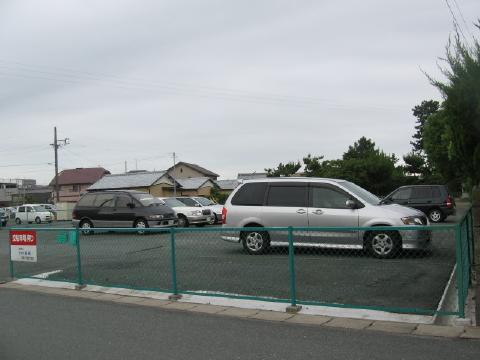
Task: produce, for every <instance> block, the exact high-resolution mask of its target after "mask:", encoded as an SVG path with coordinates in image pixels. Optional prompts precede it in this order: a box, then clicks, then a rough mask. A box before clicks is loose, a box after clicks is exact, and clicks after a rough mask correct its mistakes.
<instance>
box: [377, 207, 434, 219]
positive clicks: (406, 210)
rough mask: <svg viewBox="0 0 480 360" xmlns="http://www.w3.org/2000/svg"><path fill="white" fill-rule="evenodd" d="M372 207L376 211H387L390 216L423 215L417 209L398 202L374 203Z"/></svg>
mask: <svg viewBox="0 0 480 360" xmlns="http://www.w3.org/2000/svg"><path fill="white" fill-rule="evenodd" d="M374 208H375V209H376V210H377V211H381V212H383V213H388V214H389V215H390V216H400V217H407V216H425V214H424V213H423V212H421V211H419V210H417V209H414V208H411V207H407V206H403V205H398V204H388V205H374Z"/></svg>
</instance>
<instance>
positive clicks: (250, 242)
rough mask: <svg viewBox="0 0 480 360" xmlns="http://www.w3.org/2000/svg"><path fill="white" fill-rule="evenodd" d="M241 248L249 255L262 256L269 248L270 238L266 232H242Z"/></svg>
mask: <svg viewBox="0 0 480 360" xmlns="http://www.w3.org/2000/svg"><path fill="white" fill-rule="evenodd" d="M240 237H241V239H242V244H243V248H244V249H245V250H246V251H247V252H248V253H249V254H251V255H260V254H264V253H265V251H267V249H268V248H269V247H270V237H269V235H268V232H266V231H254V230H252V231H242V233H241V234H240Z"/></svg>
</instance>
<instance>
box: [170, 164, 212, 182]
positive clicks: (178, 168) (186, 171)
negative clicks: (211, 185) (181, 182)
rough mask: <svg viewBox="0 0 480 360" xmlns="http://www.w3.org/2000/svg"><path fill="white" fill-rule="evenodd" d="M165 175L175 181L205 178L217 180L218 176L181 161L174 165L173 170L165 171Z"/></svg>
mask: <svg viewBox="0 0 480 360" xmlns="http://www.w3.org/2000/svg"><path fill="white" fill-rule="evenodd" d="M167 173H168V175H170V176H171V177H172V178H174V179H175V180H177V179H189V178H202V177H207V178H209V179H211V180H217V178H218V177H219V176H220V175H218V174H216V173H214V172H213V171H210V170H207V169H205V168H203V167H201V166H199V165H197V164H190V163H187V162H183V161H181V162H179V163H178V164H176V165H175V169H174V167H173V166H172V167H171V168H170V169H168V170H167Z"/></svg>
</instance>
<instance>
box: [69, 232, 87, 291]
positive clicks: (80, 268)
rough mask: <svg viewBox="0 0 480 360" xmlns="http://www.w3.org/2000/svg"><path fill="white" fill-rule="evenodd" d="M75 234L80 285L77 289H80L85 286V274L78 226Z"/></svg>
mask: <svg viewBox="0 0 480 360" xmlns="http://www.w3.org/2000/svg"><path fill="white" fill-rule="evenodd" d="M72 233H73V234H75V240H76V241H75V243H76V245H77V278H78V285H77V286H75V289H77V290H80V289H83V288H84V287H85V285H84V284H83V274H82V257H81V255H80V231H79V230H78V227H77V228H75V231H74V232H72Z"/></svg>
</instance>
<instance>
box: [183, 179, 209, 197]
mask: <svg viewBox="0 0 480 360" xmlns="http://www.w3.org/2000/svg"><path fill="white" fill-rule="evenodd" d="M176 182H177V184H178V185H179V188H178V189H177V195H181V196H210V192H211V191H212V188H213V187H214V186H215V182H214V181H213V180H212V179H210V178H208V177H194V178H189V179H176Z"/></svg>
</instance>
